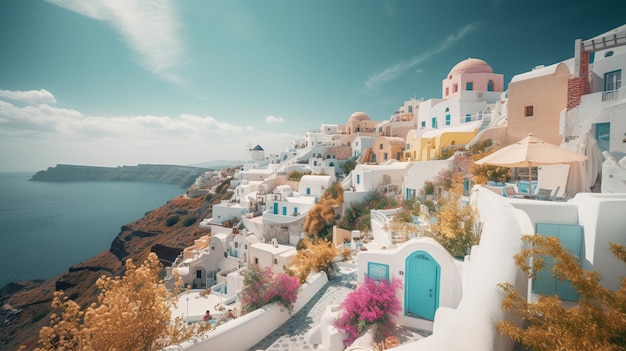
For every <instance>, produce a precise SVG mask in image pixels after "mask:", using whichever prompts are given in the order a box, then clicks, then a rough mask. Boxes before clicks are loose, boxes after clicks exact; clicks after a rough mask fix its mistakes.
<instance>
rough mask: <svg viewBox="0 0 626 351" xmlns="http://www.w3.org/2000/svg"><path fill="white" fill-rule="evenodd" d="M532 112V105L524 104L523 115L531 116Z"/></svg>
mask: <svg viewBox="0 0 626 351" xmlns="http://www.w3.org/2000/svg"><path fill="white" fill-rule="evenodd" d="M533 112H534V111H533V105H530V106H524V117H532V116H533Z"/></svg>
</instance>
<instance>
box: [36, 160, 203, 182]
mask: <svg viewBox="0 0 626 351" xmlns="http://www.w3.org/2000/svg"><path fill="white" fill-rule="evenodd" d="M207 171H211V169H209V168H203V167H191V166H176V165H148V164H141V165H137V166H119V167H95V166H78V165H64V164H59V165H56V167H48V169H47V170H45V171H39V172H37V173H36V174H35V175H34V176H33V177H32V178H31V179H30V180H32V181H41V182H81V181H96V182H98V181H124V182H152V183H168V184H180V185H181V186H183V187H188V186H190V185H191V184H193V182H194V180H195V179H196V178H197V177H198V176H200V175H202V174H204V172H207Z"/></svg>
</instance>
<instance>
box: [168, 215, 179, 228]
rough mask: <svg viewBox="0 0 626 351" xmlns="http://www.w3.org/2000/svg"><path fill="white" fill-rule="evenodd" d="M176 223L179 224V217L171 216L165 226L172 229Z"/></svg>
mask: <svg viewBox="0 0 626 351" xmlns="http://www.w3.org/2000/svg"><path fill="white" fill-rule="evenodd" d="M176 223H178V215H171V216H169V217H167V219H166V220H165V225H166V226H168V227H171V226H173V225H174V224H176Z"/></svg>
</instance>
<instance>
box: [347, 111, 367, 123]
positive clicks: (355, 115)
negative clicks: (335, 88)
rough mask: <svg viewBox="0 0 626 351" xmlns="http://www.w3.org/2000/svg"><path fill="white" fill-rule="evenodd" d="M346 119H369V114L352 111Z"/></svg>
mask: <svg viewBox="0 0 626 351" xmlns="http://www.w3.org/2000/svg"><path fill="white" fill-rule="evenodd" d="M348 121H370V116H368V115H367V113H365V112H361V111H358V112H355V113H353V114H352V116H350V118H349V119H348Z"/></svg>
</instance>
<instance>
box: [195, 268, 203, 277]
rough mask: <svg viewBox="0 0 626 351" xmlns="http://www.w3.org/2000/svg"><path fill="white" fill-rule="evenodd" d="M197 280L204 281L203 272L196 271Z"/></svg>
mask: <svg viewBox="0 0 626 351" xmlns="http://www.w3.org/2000/svg"><path fill="white" fill-rule="evenodd" d="M196 279H202V271H201V270H199V269H198V270H197V271H196Z"/></svg>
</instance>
